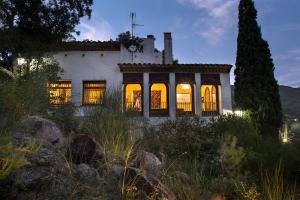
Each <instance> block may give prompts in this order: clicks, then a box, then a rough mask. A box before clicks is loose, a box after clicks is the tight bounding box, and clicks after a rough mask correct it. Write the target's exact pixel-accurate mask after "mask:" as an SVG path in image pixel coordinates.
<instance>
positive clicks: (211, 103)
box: [201, 85, 218, 112]
mask: <svg viewBox="0 0 300 200" xmlns="http://www.w3.org/2000/svg"><path fill="white" fill-rule="evenodd" d="M217 93H218V92H217V86H216V85H202V86H201V97H202V111H204V112H217V111H218V94H217Z"/></svg>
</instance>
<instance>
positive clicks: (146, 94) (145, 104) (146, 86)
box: [143, 73, 150, 118]
mask: <svg viewBox="0 0 300 200" xmlns="http://www.w3.org/2000/svg"><path fill="white" fill-rule="evenodd" d="M143 76H144V77H143V111H144V117H146V118H149V102H150V101H149V73H144V74H143Z"/></svg>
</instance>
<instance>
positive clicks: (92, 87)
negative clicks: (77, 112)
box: [83, 81, 106, 104]
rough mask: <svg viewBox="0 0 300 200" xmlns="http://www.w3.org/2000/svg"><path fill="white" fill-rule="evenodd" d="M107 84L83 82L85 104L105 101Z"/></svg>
mask: <svg viewBox="0 0 300 200" xmlns="http://www.w3.org/2000/svg"><path fill="white" fill-rule="evenodd" d="M105 87H106V84H105V83H102V82H99V81H98V82H97V81H95V82H84V83H83V104H100V103H102V101H103V97H104V93H105Z"/></svg>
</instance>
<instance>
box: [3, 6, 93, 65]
mask: <svg viewBox="0 0 300 200" xmlns="http://www.w3.org/2000/svg"><path fill="white" fill-rule="evenodd" d="M92 4H93V0H0V65H1V66H3V67H6V68H8V69H11V68H12V66H13V61H14V59H15V58H16V57H17V56H19V55H21V56H23V57H32V56H35V55H36V54H39V53H43V52H46V51H49V49H50V48H52V47H54V46H55V44H57V43H58V42H61V41H62V40H66V39H69V38H71V37H72V33H74V32H75V26H76V25H77V24H78V23H79V22H80V18H81V17H83V16H88V17H90V16H91V12H92V10H91V6H92Z"/></svg>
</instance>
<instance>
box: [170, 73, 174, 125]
mask: <svg viewBox="0 0 300 200" xmlns="http://www.w3.org/2000/svg"><path fill="white" fill-rule="evenodd" d="M169 78H170V84H169V102H170V105H169V106H170V108H169V109H170V117H171V118H173V119H175V118H176V83H175V73H170V74H169Z"/></svg>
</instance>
